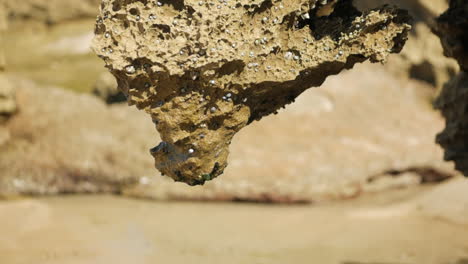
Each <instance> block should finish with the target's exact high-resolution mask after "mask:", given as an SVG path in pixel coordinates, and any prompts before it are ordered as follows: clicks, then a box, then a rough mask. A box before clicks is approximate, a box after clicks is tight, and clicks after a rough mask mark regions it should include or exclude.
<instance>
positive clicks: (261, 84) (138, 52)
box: [94, 0, 410, 185]
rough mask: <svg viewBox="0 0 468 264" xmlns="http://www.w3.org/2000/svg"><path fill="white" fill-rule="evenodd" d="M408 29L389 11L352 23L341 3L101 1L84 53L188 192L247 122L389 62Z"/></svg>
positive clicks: (220, 162) (217, 168) (210, 173)
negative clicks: (153, 133) (142, 120)
mask: <svg viewBox="0 0 468 264" xmlns="http://www.w3.org/2000/svg"><path fill="white" fill-rule="evenodd" d="M409 19H410V18H409V16H408V14H407V13H406V12H405V11H402V10H399V9H396V8H393V7H389V6H384V7H382V8H380V9H377V10H372V11H369V12H366V13H363V14H362V13H360V12H359V11H358V10H356V9H355V8H354V7H353V6H352V1H350V0H343V1H338V2H337V1H315V0H308V1H306V0H288V1H286V0H284V1H279V0H273V1H272V0H253V1H251V0H249V1H247V0H239V1H234V0H224V1H219V2H218V1H217V2H206V1H194V0H185V1H183V0H177V1H163V0H161V1H143V0H142V1H124V0H103V2H102V5H101V15H100V16H99V17H98V20H97V24H96V29H95V33H96V38H95V40H94V49H95V51H96V53H97V54H98V55H99V56H100V57H101V58H103V60H104V61H105V62H106V66H107V67H108V68H109V70H110V71H111V72H112V73H113V74H114V75H115V77H116V78H117V81H118V83H119V88H120V89H121V90H122V91H123V92H124V93H125V94H126V96H127V97H128V102H129V103H130V104H134V105H136V106H137V107H138V108H139V109H144V110H145V111H146V112H147V113H149V114H150V115H151V117H152V119H153V121H154V123H155V125H156V128H157V130H158V131H159V133H160V134H161V139H162V143H160V144H159V145H158V146H157V147H155V148H153V149H152V150H151V153H152V155H153V156H154V158H155V161H156V167H157V168H158V169H159V170H160V171H161V172H162V173H163V174H166V175H168V176H170V177H171V178H173V179H174V180H176V181H183V182H186V183H188V184H190V185H197V184H203V183H204V182H205V181H207V180H211V179H213V178H215V177H217V176H218V175H220V174H221V173H222V172H223V170H224V169H225V167H226V166H227V157H228V146H229V144H230V142H231V139H232V138H233V136H234V135H235V134H236V133H237V132H238V131H239V130H240V129H241V128H243V127H245V126H246V125H247V124H249V123H250V122H252V121H254V120H260V119H261V118H262V117H263V116H266V115H269V114H272V113H276V111H277V110H278V109H279V108H281V107H284V106H285V105H286V104H289V103H291V102H293V101H294V99H295V98H296V97H297V96H298V95H300V94H301V93H302V92H303V91H305V90H306V89H308V88H310V87H314V86H319V85H321V84H322V83H323V81H324V80H325V79H326V77H327V76H329V75H333V74H337V73H339V72H340V71H342V70H343V69H349V68H351V67H352V66H353V65H354V64H355V63H358V62H363V61H366V60H370V61H372V62H384V61H385V60H386V58H387V56H388V55H389V54H390V53H396V52H399V51H400V50H401V48H402V47H403V44H404V42H405V40H406V37H407V33H408V30H409V29H410V26H409V25H408V21H409ZM291 129H294V128H293V127H292V128H291ZM259 136H261V135H259Z"/></svg>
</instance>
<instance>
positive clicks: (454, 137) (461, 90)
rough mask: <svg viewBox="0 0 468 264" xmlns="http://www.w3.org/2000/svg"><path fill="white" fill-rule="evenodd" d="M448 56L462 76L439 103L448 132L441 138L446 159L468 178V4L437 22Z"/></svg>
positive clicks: (452, 9)
mask: <svg viewBox="0 0 468 264" xmlns="http://www.w3.org/2000/svg"><path fill="white" fill-rule="evenodd" d="M434 31H435V33H436V34H437V35H439V37H440V38H441V40H442V45H443V46H444V50H445V54H446V55H447V56H451V57H454V58H455V59H456V60H457V61H458V63H459V64H460V67H461V69H462V72H461V73H459V75H458V76H457V77H455V78H454V79H453V80H451V81H450V82H448V83H447V84H446V85H445V86H444V89H443V90H442V93H441V94H440V97H439V98H438V99H437V102H436V103H435V105H436V107H437V108H439V109H440V110H441V111H442V114H443V115H444V117H445V118H446V128H445V130H444V131H443V132H442V133H440V134H439V135H438V137H437V142H438V143H439V144H441V145H442V146H443V147H444V148H445V158H446V159H447V160H453V161H455V163H456V167H457V169H459V170H460V171H462V172H463V173H464V174H465V175H468V2H466V1H457V0H452V1H450V8H449V9H448V10H447V11H446V12H445V13H444V14H442V15H441V16H440V17H439V18H438V19H437V26H436V27H435V29H434Z"/></svg>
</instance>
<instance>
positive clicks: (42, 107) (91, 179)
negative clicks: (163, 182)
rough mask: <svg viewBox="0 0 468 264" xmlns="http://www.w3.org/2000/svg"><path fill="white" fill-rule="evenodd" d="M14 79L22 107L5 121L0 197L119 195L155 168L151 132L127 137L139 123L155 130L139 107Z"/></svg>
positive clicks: (1, 154)
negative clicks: (113, 104) (111, 103)
mask: <svg viewBox="0 0 468 264" xmlns="http://www.w3.org/2000/svg"><path fill="white" fill-rule="evenodd" d="M12 83H14V84H15V85H16V87H17V101H18V105H19V106H20V109H21V111H19V112H18V114H17V115H14V116H13V117H12V118H11V119H10V120H9V122H7V123H6V124H5V125H4V128H5V129H6V131H7V133H8V135H7V136H8V137H7V138H6V141H5V140H4V142H3V144H2V145H1V146H0V171H1V173H0V195H3V196H11V195H17V194H57V193H96V192H99V193H118V192H120V190H121V188H122V186H125V185H128V184H132V183H136V182H138V181H139V178H140V177H143V176H148V174H145V173H147V172H148V171H150V172H151V170H152V167H153V166H152V162H151V158H149V157H147V156H148V155H146V153H147V149H148V148H149V147H150V146H149V145H148V144H149V143H151V139H150V140H149V141H150V142H147V141H148V138H150V135H149V133H146V134H143V136H142V137H141V138H140V139H139V137H138V138H132V140H131V141H129V140H127V139H128V136H129V135H131V134H133V133H134V132H135V128H136V127H138V129H139V131H141V133H145V131H152V129H153V127H152V125H151V122H149V120H147V118H146V117H145V116H142V115H138V113H135V112H136V110H132V109H127V108H128V107H126V106H121V107H108V106H107V105H106V104H104V103H103V102H101V100H99V99H98V98H96V97H94V96H92V95H85V94H83V95H79V94H74V93H71V92H67V91H65V90H62V89H53V88H48V87H38V86H37V85H35V84H34V83H32V82H30V81H24V80H21V79H14V82H12ZM129 110H130V111H129ZM110 131H112V132H110ZM137 133H138V132H137ZM129 150H130V151H129ZM135 150H138V151H135ZM125 153H129V155H126V154H125Z"/></svg>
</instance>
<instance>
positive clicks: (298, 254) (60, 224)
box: [0, 187, 468, 264]
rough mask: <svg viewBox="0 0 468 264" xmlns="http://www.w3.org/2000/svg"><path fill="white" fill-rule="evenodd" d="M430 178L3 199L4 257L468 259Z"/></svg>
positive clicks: (464, 228) (444, 263)
mask: <svg viewBox="0 0 468 264" xmlns="http://www.w3.org/2000/svg"><path fill="white" fill-rule="evenodd" d="M434 188H439V187H417V188H414V189H410V190H400V191H392V192H386V193H383V194H378V195H373V196H366V197H363V198H359V199H356V200H350V201H344V202H339V203H333V204H315V205H314V204H310V205H281V206H280V205H266V204H247V203H191V202H165V203H162V202H156V201H145V200H132V199H126V198H120V197H114V196H65V197H49V198H41V199H18V200H13V201H3V202H0V216H1V217H0V234H1V236H0V260H1V261H0V263H2V264H3V263H5V264H29V263H34V264H38V263H50V264H55V263H57V264H58V263H60V264H75V263H76V264H77V263H80V264H81V263H83V264H84V263H86V264H94V263H96V264H101V263H102V264H104V263H106V264H107V263H139V264H144V263H174V264H176V263H208V264H209V263H236V264H239V263H278V264H284V263H320V264H329V263H330V264H335V263H337V264H358V263H359V264H361V263H362V264H377V263H379V264H380V263H388V264H399V263H402V264H405V263H415V264H423V263H424V264H431V263H434V264H466V263H468V225H466V223H465V224H463V223H454V222H451V221H450V220H447V219H442V218H439V217H435V216H430V215H428V214H426V213H424V212H423V211H421V210H420V209H421V204H420V201H421V197H426V198H424V199H426V200H427V197H428V194H429V197H430V196H431V193H436V194H437V193H439V194H440V192H437V191H436V192H434ZM436 198H438V197H436ZM439 198H442V197H439ZM447 202H449V201H447Z"/></svg>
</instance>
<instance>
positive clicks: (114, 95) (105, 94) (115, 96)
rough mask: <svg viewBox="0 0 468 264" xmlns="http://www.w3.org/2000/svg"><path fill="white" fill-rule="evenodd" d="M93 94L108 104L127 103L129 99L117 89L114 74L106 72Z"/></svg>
mask: <svg viewBox="0 0 468 264" xmlns="http://www.w3.org/2000/svg"><path fill="white" fill-rule="evenodd" d="M93 94H94V95H96V96H97V97H99V98H101V99H102V100H104V101H105V102H106V103H108V104H114V103H121V102H126V101H127V98H126V97H125V95H124V94H123V93H122V92H121V91H120V90H119V89H118V88H117V82H116V81H115V78H114V76H112V74H110V73H108V72H105V73H103V74H101V75H100V76H99V78H98V80H97V81H96V83H95V84H94V87H93Z"/></svg>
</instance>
